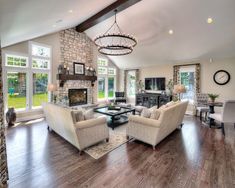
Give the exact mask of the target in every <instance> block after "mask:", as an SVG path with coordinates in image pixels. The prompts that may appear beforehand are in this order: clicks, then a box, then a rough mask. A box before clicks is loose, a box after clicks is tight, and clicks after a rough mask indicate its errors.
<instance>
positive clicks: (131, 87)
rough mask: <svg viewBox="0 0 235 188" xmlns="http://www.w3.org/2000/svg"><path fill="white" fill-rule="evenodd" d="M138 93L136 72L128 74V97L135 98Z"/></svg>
mask: <svg viewBox="0 0 235 188" xmlns="http://www.w3.org/2000/svg"><path fill="white" fill-rule="evenodd" d="M135 91H136V71H135V70H133V71H128V72H127V95H128V96H129V97H134V96H135Z"/></svg>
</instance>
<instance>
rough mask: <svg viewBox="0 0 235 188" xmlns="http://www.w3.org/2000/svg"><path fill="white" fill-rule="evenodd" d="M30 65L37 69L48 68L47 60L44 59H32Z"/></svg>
mask: <svg viewBox="0 0 235 188" xmlns="http://www.w3.org/2000/svg"><path fill="white" fill-rule="evenodd" d="M32 62H33V63H32V67H33V68H38V69H48V68H49V62H50V61H49V60H46V59H35V58H33V60H32Z"/></svg>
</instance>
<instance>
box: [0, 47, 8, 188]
mask: <svg viewBox="0 0 235 188" xmlns="http://www.w3.org/2000/svg"><path fill="white" fill-rule="evenodd" d="M2 84H3V83H2V56H1V46H0V187H3V184H6V183H7V180H8V170H7V154H6V138H5V126H4V118H3V116H4V110H3V85H2Z"/></svg>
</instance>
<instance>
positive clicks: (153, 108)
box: [149, 106, 158, 111]
mask: <svg viewBox="0 0 235 188" xmlns="http://www.w3.org/2000/svg"><path fill="white" fill-rule="evenodd" d="M155 109H158V106H153V107H151V108H149V110H151V111H153V110H155Z"/></svg>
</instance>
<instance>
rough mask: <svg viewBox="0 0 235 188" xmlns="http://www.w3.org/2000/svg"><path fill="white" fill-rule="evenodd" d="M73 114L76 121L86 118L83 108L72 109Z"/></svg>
mask: <svg viewBox="0 0 235 188" xmlns="http://www.w3.org/2000/svg"><path fill="white" fill-rule="evenodd" d="M71 114H72V118H73V122H74V123H76V122H79V121H83V120H84V115H83V111H82V110H76V111H72V112H71Z"/></svg>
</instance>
